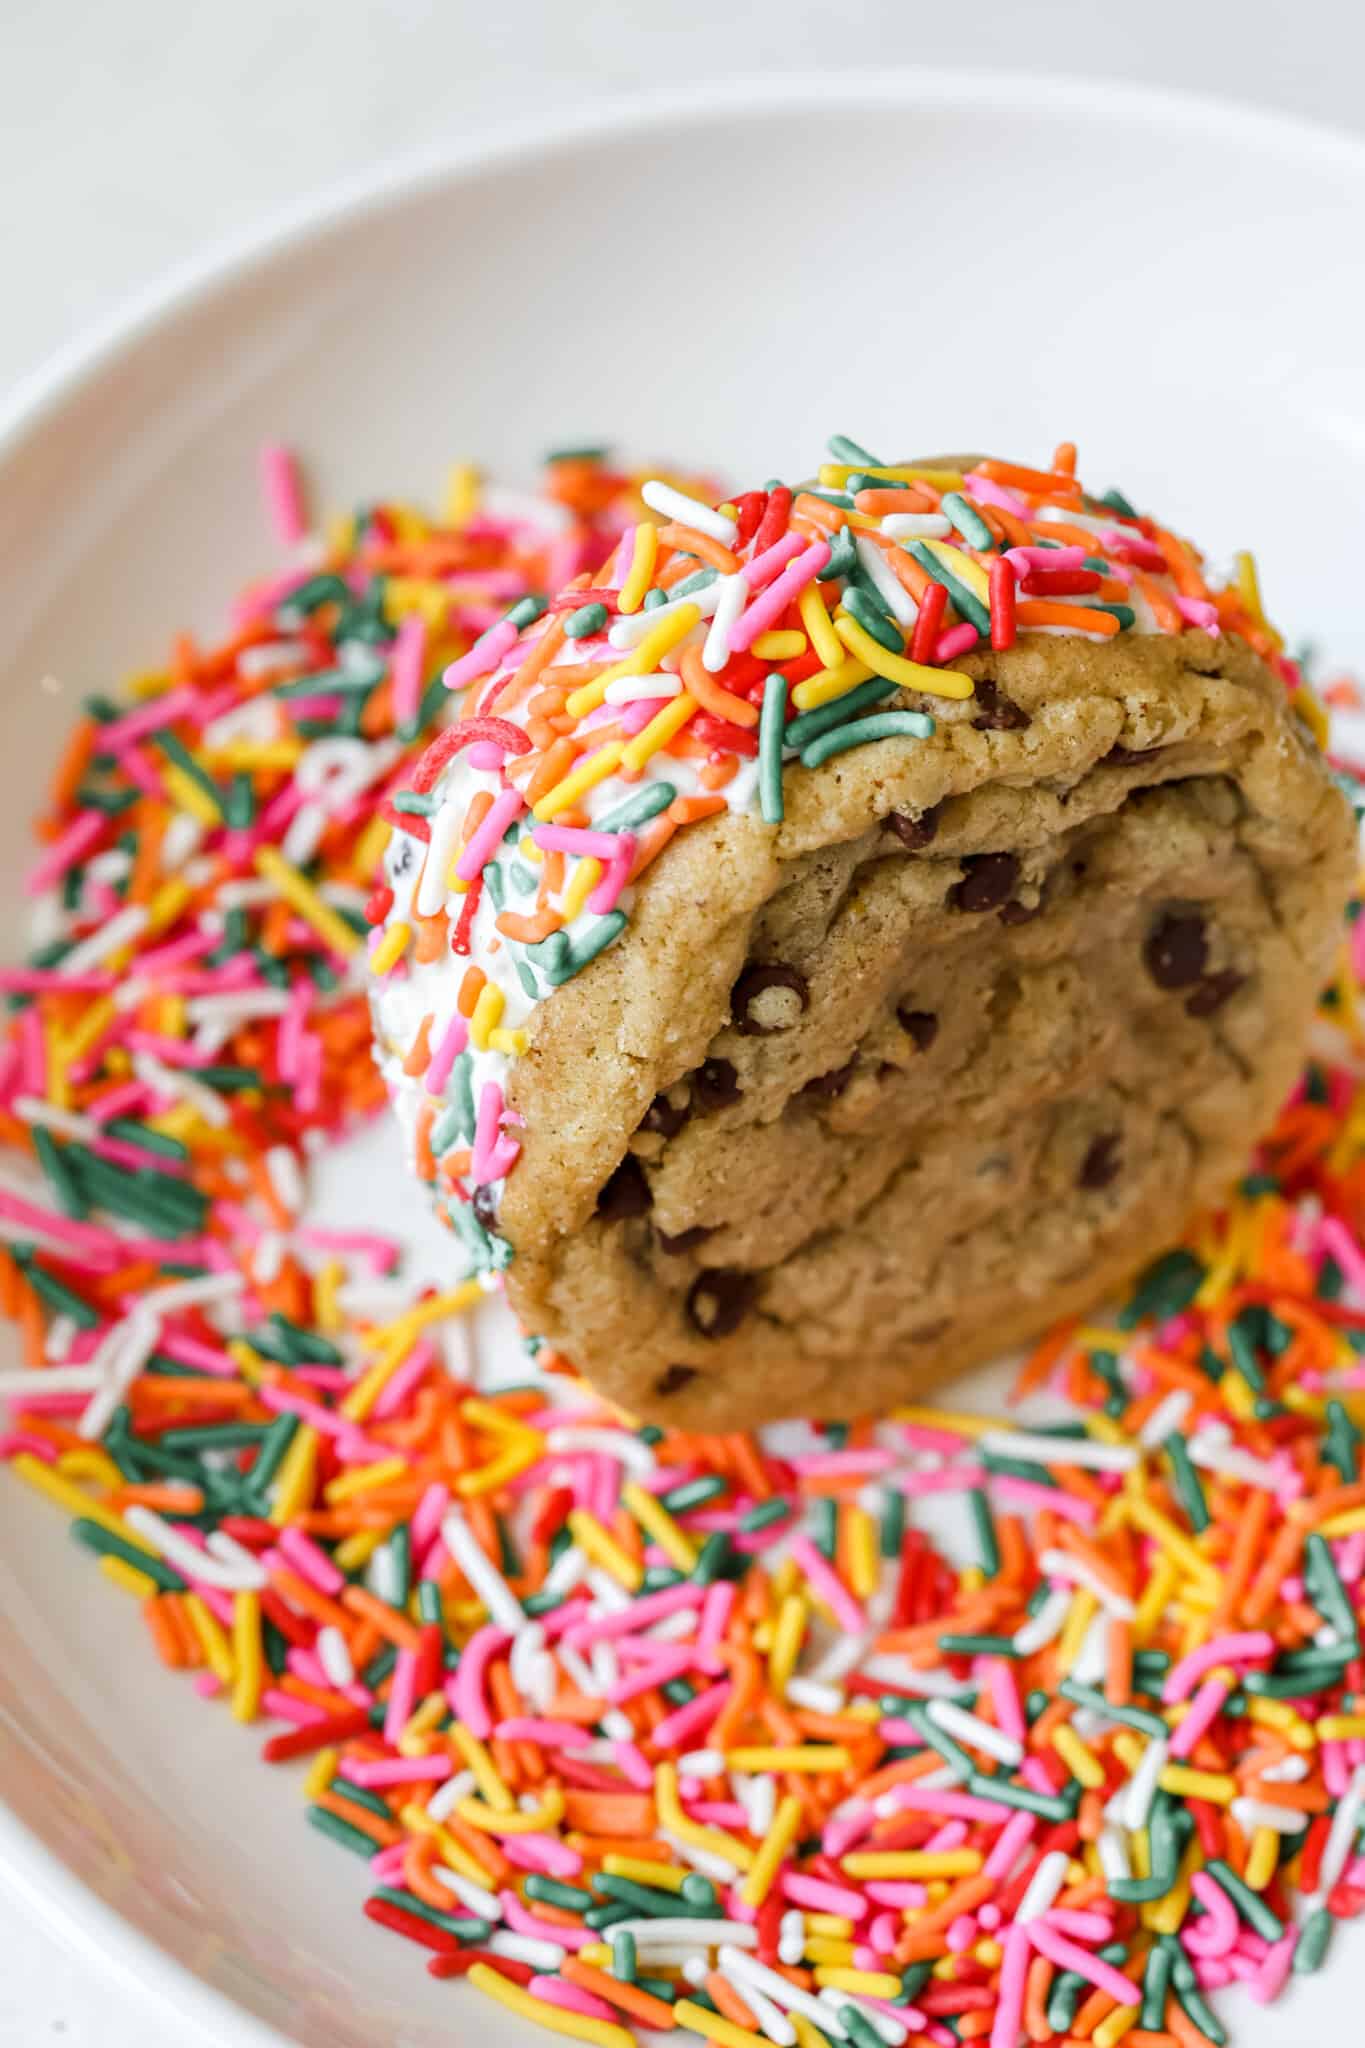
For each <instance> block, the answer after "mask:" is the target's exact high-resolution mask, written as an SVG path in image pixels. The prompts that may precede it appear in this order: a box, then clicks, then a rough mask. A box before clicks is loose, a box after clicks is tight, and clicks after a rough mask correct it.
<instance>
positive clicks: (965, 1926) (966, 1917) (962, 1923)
mask: <svg viewBox="0 0 1365 2048" xmlns="http://www.w3.org/2000/svg"><path fill="white" fill-rule="evenodd" d="M975 1940H976V1921H975V1920H974V1919H973V1917H972V1915H971V1914H970V1913H959V1915H958V1917H957V1919H956V1920H954V1921H952V1922H951V1923H950V1925H949V1928H948V1932H947V1934H946V1935H945V1936H944V1945H945V1946H946V1948H947V1949H948V1952H949V1954H950V1955H955V1956H960V1955H961V1954H962V1953H963V1951H964V1950H965V1949H969V1948H970V1947H971V1945H972V1943H973V1942H974V1941H975Z"/></svg>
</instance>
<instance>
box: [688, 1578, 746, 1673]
mask: <svg viewBox="0 0 1365 2048" xmlns="http://www.w3.org/2000/svg"><path fill="white" fill-rule="evenodd" d="M737 1597H738V1588H737V1587H736V1586H735V1584H734V1581H733V1580H731V1579H717V1580H716V1582H715V1584H714V1585H712V1586H708V1587H707V1589H706V1598H705V1600H704V1601H703V1602H702V1610H701V1623H700V1626H699V1627H698V1629H697V1662H698V1664H700V1665H702V1666H703V1667H705V1666H706V1665H707V1663H708V1662H709V1660H710V1658H711V1656H712V1655H713V1653H714V1651H715V1648H716V1645H717V1644H718V1643H719V1642H720V1641H721V1640H722V1639H723V1637H724V1635H725V1631H726V1629H727V1628H728V1626H729V1623H730V1614H731V1610H732V1609H733V1607H734V1604H735V1600H736V1598H737Z"/></svg>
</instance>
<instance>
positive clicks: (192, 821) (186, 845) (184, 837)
mask: <svg viewBox="0 0 1365 2048" xmlns="http://www.w3.org/2000/svg"><path fill="white" fill-rule="evenodd" d="M204 831H205V826H204V821H203V819H202V818H196V817H192V816H191V814H190V812H188V811H177V812H176V814H175V816H174V817H173V818H172V819H171V822H170V824H169V825H168V826H167V827H166V836H165V837H164V839H163V840H162V842H161V850H160V852H159V854H158V855H157V866H158V867H159V868H160V870H161V872H162V874H163V875H173V874H175V872H176V871H177V869H179V868H183V867H184V865H185V863H186V861H188V860H189V859H190V858H191V856H192V855H193V854H195V853H197V852H198V850H199V847H200V844H201V842H202V840H203V837H204Z"/></svg>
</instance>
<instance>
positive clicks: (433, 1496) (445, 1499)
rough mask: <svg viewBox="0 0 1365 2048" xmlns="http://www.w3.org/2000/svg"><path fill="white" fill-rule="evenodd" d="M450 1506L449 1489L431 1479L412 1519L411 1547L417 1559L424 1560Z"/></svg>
mask: <svg viewBox="0 0 1365 2048" xmlns="http://www.w3.org/2000/svg"><path fill="white" fill-rule="evenodd" d="M449 1506H450V1488H449V1487H448V1486H446V1485H445V1484H444V1482H443V1481H442V1480H439V1479H433V1480H432V1482H431V1484H430V1486H429V1487H428V1488H427V1490H426V1492H425V1493H424V1494H423V1495H422V1498H421V1499H420V1500H419V1501H418V1503H417V1512H416V1514H415V1515H414V1516H413V1518H412V1547H413V1550H414V1551H415V1553H416V1554H417V1556H418V1557H420V1558H423V1559H425V1557H426V1553H427V1551H428V1549H429V1548H430V1546H431V1541H432V1538H433V1537H434V1536H435V1535H436V1533H437V1531H438V1530H439V1529H440V1526H441V1517H442V1516H443V1515H444V1514H445V1511H446V1509H447V1508H448V1507H449Z"/></svg>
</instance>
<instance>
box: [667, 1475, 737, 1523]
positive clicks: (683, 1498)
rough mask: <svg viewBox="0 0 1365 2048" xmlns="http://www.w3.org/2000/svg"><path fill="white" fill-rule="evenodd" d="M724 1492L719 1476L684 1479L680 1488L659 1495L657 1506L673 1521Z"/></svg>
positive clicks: (723, 1485)
mask: <svg viewBox="0 0 1365 2048" xmlns="http://www.w3.org/2000/svg"><path fill="white" fill-rule="evenodd" d="M724 1491H725V1481H724V1480H723V1479H722V1478H721V1477H720V1476H719V1474H713V1475H712V1477H710V1478H709V1479H686V1480H684V1481H683V1483H682V1485H681V1486H675V1487H672V1488H671V1489H670V1491H669V1492H667V1493H661V1494H660V1495H659V1505H660V1506H661V1507H662V1508H664V1509H665V1510H666V1511H667V1512H668V1513H669V1514H670V1515H672V1516H673V1517H674V1518H675V1519H676V1518H677V1516H679V1515H686V1514H689V1513H690V1512H691V1510H692V1509H693V1508H700V1507H704V1506H705V1505H706V1503H707V1501H709V1500H715V1498H716V1496H717V1495H718V1494H722V1493H724Z"/></svg>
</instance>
